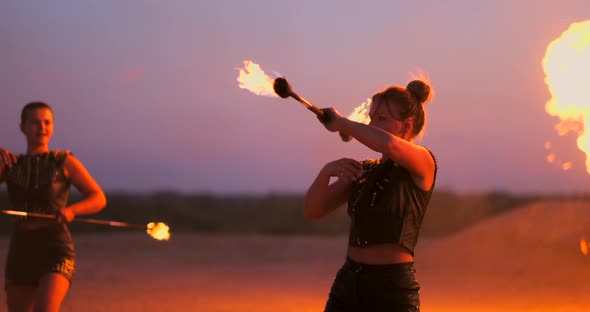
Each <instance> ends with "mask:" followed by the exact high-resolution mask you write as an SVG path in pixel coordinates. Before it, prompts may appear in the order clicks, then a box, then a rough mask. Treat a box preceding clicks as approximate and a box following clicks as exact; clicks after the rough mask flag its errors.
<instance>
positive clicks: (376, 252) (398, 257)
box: [347, 244, 414, 264]
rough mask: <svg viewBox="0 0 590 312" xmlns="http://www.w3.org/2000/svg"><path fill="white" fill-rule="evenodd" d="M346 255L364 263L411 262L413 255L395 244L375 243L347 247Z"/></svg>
mask: <svg viewBox="0 0 590 312" xmlns="http://www.w3.org/2000/svg"><path fill="white" fill-rule="evenodd" d="M347 256H348V257H349V258H350V259H352V260H354V261H356V262H360V263H365V264H392V263H403V262H412V261H414V257H413V256H412V255H411V254H410V252H409V251H408V250H407V249H406V248H404V247H402V246H400V245H397V244H377V245H370V246H366V247H362V248H359V247H348V252H347Z"/></svg>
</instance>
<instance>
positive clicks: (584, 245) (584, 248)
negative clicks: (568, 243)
mask: <svg viewBox="0 0 590 312" xmlns="http://www.w3.org/2000/svg"><path fill="white" fill-rule="evenodd" d="M580 250H581V251H582V254H583V255H584V256H587V255H588V242H586V240H585V239H584V238H583V237H582V240H580Z"/></svg>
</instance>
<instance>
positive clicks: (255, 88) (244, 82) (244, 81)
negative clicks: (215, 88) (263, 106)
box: [237, 60, 278, 97]
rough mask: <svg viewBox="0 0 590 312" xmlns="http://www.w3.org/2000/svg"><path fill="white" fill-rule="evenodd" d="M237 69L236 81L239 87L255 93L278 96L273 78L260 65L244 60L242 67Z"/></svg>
mask: <svg viewBox="0 0 590 312" xmlns="http://www.w3.org/2000/svg"><path fill="white" fill-rule="evenodd" d="M237 70H238V71H239V74H238V78H237V81H238V82H239V87H240V88H241V89H246V90H248V91H250V92H252V93H254V94H256V95H262V96H271V97H278V95H277V94H276V93H275V90H274V88H273V84H274V81H275V80H274V79H272V78H270V77H269V76H268V75H267V74H265V73H264V71H263V70H262V68H260V65H258V64H256V63H254V62H252V61H249V60H244V67H242V68H237Z"/></svg>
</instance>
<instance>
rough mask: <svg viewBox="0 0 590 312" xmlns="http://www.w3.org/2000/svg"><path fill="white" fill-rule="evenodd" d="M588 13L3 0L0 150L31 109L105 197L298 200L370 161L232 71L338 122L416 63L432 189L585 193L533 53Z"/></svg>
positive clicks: (578, 162)
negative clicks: (285, 85) (424, 91)
mask: <svg viewBox="0 0 590 312" xmlns="http://www.w3.org/2000/svg"><path fill="white" fill-rule="evenodd" d="M587 19H590V2H588V1H587V0H580V1H560V2H559V6H557V2H556V1H534V2H533V1H513V0H502V1H467V0H462V1H365V2H361V1H311V0H310V1H291V2H289V3H283V1H262V0H255V1H237V0H236V1H213V0H210V1H188V0H187V1H147V0H146V1H114V0H113V1H47V2H44V1H16V0H14V1H13V0H11V1H3V2H2V3H0V102H1V103H2V105H0V146H3V147H5V148H8V149H10V150H12V151H13V152H17V153H22V152H23V151H24V150H25V141H24V138H23V137H22V135H21V134H20V132H19V130H18V123H19V119H18V118H19V114H20V109H21V108H22V106H23V105H24V104H25V103H27V102H29V101H33V100H43V101H46V102H48V103H49V104H51V105H52V106H53V107H54V110H55V115H56V129H55V134H54V138H53V141H52V145H51V147H52V148H54V149H70V150H72V151H73V152H74V153H75V154H76V155H77V156H78V158H80V160H82V162H83V163H84V164H85V165H86V166H87V167H88V169H89V170H90V171H91V173H92V174H93V175H94V176H95V178H96V179H97V180H98V182H99V183H100V184H101V185H102V186H103V188H104V189H107V190H128V191H137V192H141V191H150V190H157V189H169V190H179V191H187V192H188V191H213V192H220V193H221V192H257V193H264V192H269V191H278V192H283V191H287V192H303V191H305V190H306V189H307V187H308V185H309V183H310V182H311V181H312V180H313V178H314V177H315V174H316V173H317V171H318V170H319V169H320V168H321V167H322V166H323V164H324V163H325V162H327V161H329V160H332V159H336V158H340V157H352V158H357V159H362V158H367V157H375V156H376V155H375V154H374V153H373V152H371V151H368V150H367V149H366V148H364V147H363V146H362V145H360V144H359V143H358V142H355V141H353V142H351V143H342V142H341V141H340V140H339V137H338V135H337V134H334V133H329V132H327V131H325V130H324V129H323V127H322V126H321V125H320V124H319V123H318V122H317V121H316V119H315V117H314V116H313V115H312V114H311V113H310V112H309V111H307V110H306V109H304V108H303V106H301V105H300V104H299V103H297V102H295V101H294V100H292V99H289V100H282V99H270V98H265V97H258V96H255V95H253V94H250V93H249V92H247V91H245V90H242V89H239V88H238V86H237V82H236V81H235V79H236V77H237V71H236V69H235V68H236V67H239V66H241V65H242V61H243V60H244V59H250V60H253V61H254V62H256V63H258V64H260V65H261V66H262V68H263V69H265V70H266V71H267V72H271V71H277V72H279V73H280V74H282V75H285V76H286V77H287V78H288V79H289V81H290V83H291V84H292V85H293V87H294V89H295V91H297V92H298V93H299V94H301V95H302V96H304V97H305V98H307V99H308V100H310V101H312V102H313V103H315V104H316V105H318V106H336V107H337V108H338V109H339V110H340V111H341V112H343V113H344V114H348V113H349V112H350V111H352V109H353V108H354V107H355V106H356V105H358V104H360V103H362V102H363V101H364V100H365V99H366V98H368V97H370V96H371V95H372V94H373V93H375V92H376V91H378V90H379V89H381V88H382V87H385V86H387V85H389V84H401V85H405V84H406V83H407V82H408V81H409V80H410V75H409V73H410V72H415V71H416V70H417V68H421V69H423V70H425V71H426V72H428V74H429V76H430V78H431V80H432V83H433V86H434V88H435V89H436V98H435V99H434V101H433V102H432V103H430V104H429V106H428V109H427V111H428V117H429V120H428V125H427V128H426V135H425V137H424V139H423V141H422V143H423V144H424V145H426V146H428V147H430V148H431V149H432V150H433V151H434V153H435V154H436V155H437V156H438V160H439V163H440V173H439V177H438V181H437V183H438V188H446V189H452V190H456V191H487V190H504V191H512V192H577V191H586V190H587V189H588V188H590V175H588V174H587V173H586V171H585V169H584V159H585V156H584V154H583V153H582V152H580V151H578V150H577V148H576V147H575V138H574V137H573V136H567V137H558V136H557V135H556V134H555V132H554V131H553V125H554V124H555V123H556V122H557V120H556V119H554V118H553V117H550V116H549V115H547V114H546V113H545V112H544V105H545V102H546V101H547V100H549V97H550V95H549V92H548V90H547V87H546V85H545V83H544V73H543V69H542V67H541V59H542V58H543V56H544V54H545V49H546V47H547V45H548V44H549V42H551V41H552V40H553V39H555V38H557V37H558V36H559V35H560V34H561V33H562V32H563V31H565V30H566V29H567V28H568V27H569V25H570V24H571V23H573V22H578V21H583V20H587ZM589 57H590V56H589ZM547 140H550V141H552V142H553V145H554V148H553V149H554V151H555V152H556V154H557V156H558V158H560V159H563V160H571V161H572V162H573V168H572V169H571V170H570V171H567V172H564V171H561V170H560V169H559V168H557V167H556V166H553V165H550V164H548V163H547V162H546V160H545V157H546V156H547V154H548V153H547V151H546V150H545V148H544V142H545V141H547Z"/></svg>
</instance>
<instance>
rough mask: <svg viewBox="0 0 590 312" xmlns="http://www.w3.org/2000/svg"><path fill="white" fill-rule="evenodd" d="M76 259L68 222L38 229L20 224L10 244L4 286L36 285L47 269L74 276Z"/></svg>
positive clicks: (69, 277) (67, 276)
mask: <svg viewBox="0 0 590 312" xmlns="http://www.w3.org/2000/svg"><path fill="white" fill-rule="evenodd" d="M74 259H75V253H74V243H73V241H72V236H71V235H70V232H69V230H68V228H67V227H66V225H63V224H55V225H51V226H48V227H44V228H41V229H35V230H23V229H19V228H18V227H17V228H15V230H14V231H13V233H12V236H11V239H10V246H9V248H8V256H7V258H6V267H5V275H4V276H5V287H6V286H9V285H35V286H36V285H37V284H38V283H39V280H40V279H41V277H42V276H43V275H45V274H47V273H59V274H62V275H63V276H65V277H66V278H67V279H68V280H71V278H72V275H73V274H74V267H75V260H74Z"/></svg>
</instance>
